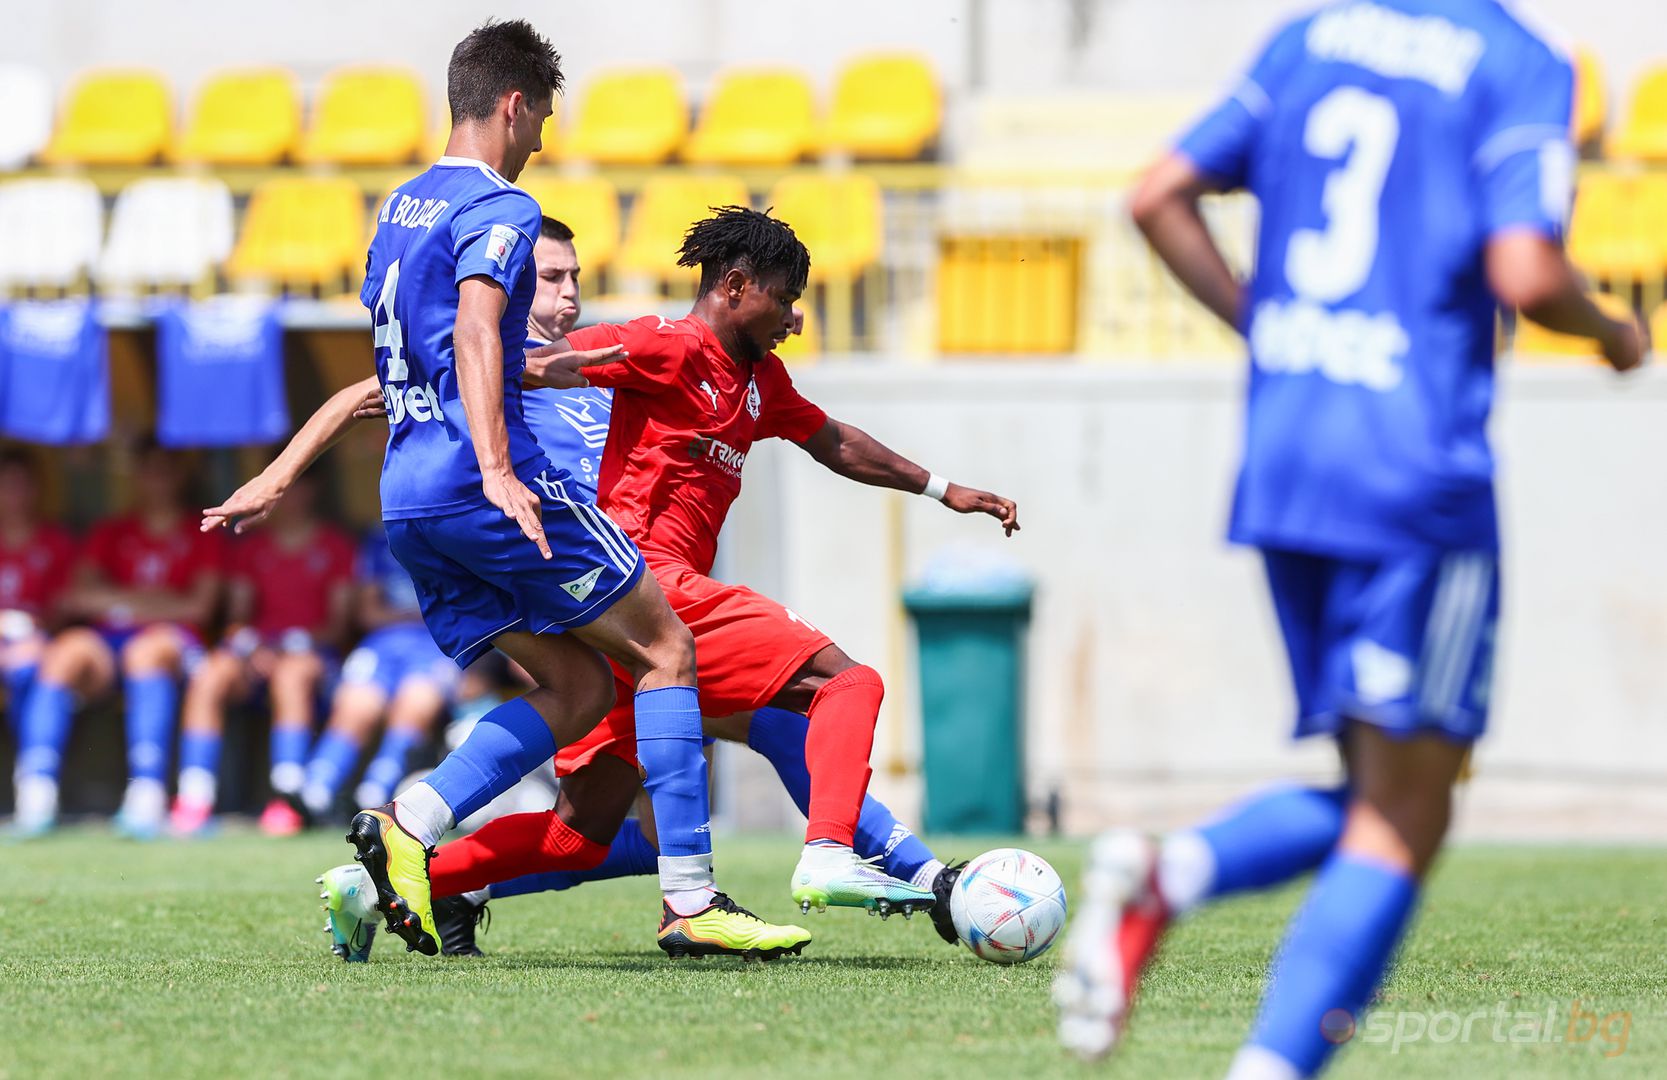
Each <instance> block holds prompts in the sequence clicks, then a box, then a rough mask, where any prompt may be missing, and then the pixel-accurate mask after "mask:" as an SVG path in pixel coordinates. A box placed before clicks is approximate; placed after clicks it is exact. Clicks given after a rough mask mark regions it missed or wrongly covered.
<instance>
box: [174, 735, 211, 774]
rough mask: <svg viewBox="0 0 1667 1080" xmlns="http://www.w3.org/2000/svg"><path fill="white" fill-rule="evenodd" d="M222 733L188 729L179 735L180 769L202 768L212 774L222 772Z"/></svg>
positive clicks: (183, 770) (181, 770) (182, 771)
mask: <svg viewBox="0 0 1667 1080" xmlns="http://www.w3.org/2000/svg"><path fill="white" fill-rule="evenodd" d="M220 743H221V738H220V733H219V732H218V731H187V732H186V733H185V734H183V735H181V736H180V737H179V771H180V772H181V773H184V772H185V771H186V770H187V769H201V770H203V771H204V772H206V773H208V774H209V775H210V776H217V775H219V772H220Z"/></svg>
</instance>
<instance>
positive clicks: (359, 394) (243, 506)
mask: <svg viewBox="0 0 1667 1080" xmlns="http://www.w3.org/2000/svg"><path fill="white" fill-rule="evenodd" d="M373 396H374V397H375V398H377V400H381V397H382V394H381V390H380V389H379V387H378V385H377V382H376V376H375V375H372V376H370V377H369V378H367V379H362V380H360V381H359V382H356V383H354V384H353V385H352V386H348V387H344V388H343V389H341V390H337V391H336V392H335V393H334V394H332V395H331V396H330V400H329V401H326V402H325V403H324V404H323V405H321V406H319V408H318V411H317V412H315V413H313V414H312V416H310V417H308V418H307V422H306V423H305V424H302V425H301V430H300V431H297V432H296V433H295V437H294V438H293V439H291V440H290V441H289V444H288V445H286V446H285V447H284V449H283V452H282V453H280V454H279V455H278V456H277V457H276V458H273V459H272V464H270V465H268V466H267V467H266V468H264V469H262V470H261V471H260V475H258V476H256V477H255V478H254V479H253V480H250V481H249V482H248V483H247V484H244V485H243V486H242V487H240V488H238V489H237V490H236V491H234V492H232V496H231V498H229V499H227V500H226V501H225V502H223V503H221V504H220V505H219V506H211V507H209V508H208V509H207V510H204V511H203V522H202V526H201V528H202V531H203V532H212V531H214V530H215V529H219V528H224V527H225V526H227V525H232V524H233V523H235V528H234V529H233V531H234V532H238V533H242V532H246V531H247V530H249V529H251V528H253V527H255V526H256V525H259V524H260V523H261V522H262V521H265V520H266V515H268V514H270V513H271V512H272V508H273V507H274V506H277V505H278V500H279V499H282V498H283V497H284V492H286V491H288V490H289V486H290V485H291V484H293V483H294V482H295V478H296V477H298V476H300V475H301V474H302V473H304V472H306V471H307V469H308V468H309V467H311V465H312V463H313V462H315V461H317V460H318V459H319V458H320V457H323V456H324V451H326V450H328V449H330V447H332V446H334V445H336V443H337V442H339V441H340V440H341V437H342V436H343V435H345V434H347V429H348V428H350V427H352V426H353V421H354V420H355V419H356V418H358V417H359V416H361V415H372V414H371V413H370V412H368V411H367V402H368V401H369V399H370V398H371V397H373Z"/></svg>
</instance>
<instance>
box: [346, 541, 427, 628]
mask: <svg viewBox="0 0 1667 1080" xmlns="http://www.w3.org/2000/svg"><path fill="white" fill-rule="evenodd" d="M354 576H355V577H357V578H358V579H359V581H360V583H361V584H365V585H374V586H376V589H377V591H378V592H380V593H381V594H382V603H384V604H386V605H387V606H388V608H389V609H390V610H392V611H399V612H405V613H408V614H409V615H410V617H411V620H412V621H413V622H417V621H420V620H421V619H422V608H421V606H420V605H419V604H418V602H417V586H416V584H415V583H414V582H412V580H411V575H410V574H408V573H406V572H405V567H403V566H401V565H400V564H399V560H398V559H396V558H394V553H393V552H392V551H391V550H389V548H388V536H387V534H386V533H384V532H383V531H382V530H381V529H372V530H371V531H370V532H368V533H366V534H365V538H364V540H363V541H362V542H361V543H360V544H359V559H358V565H357V566H356V567H355V568H354Z"/></svg>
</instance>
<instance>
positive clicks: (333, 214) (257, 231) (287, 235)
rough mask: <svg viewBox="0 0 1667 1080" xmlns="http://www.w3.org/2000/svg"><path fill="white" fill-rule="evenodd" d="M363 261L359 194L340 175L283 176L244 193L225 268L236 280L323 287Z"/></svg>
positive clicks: (349, 274)
mask: <svg viewBox="0 0 1667 1080" xmlns="http://www.w3.org/2000/svg"><path fill="white" fill-rule="evenodd" d="M364 262H365V200H364V195H363V193H362V192H361V191H360V189H359V185H358V184H356V183H354V182H353V181H352V180H350V179H348V178H346V177H340V176H284V177H279V178H277V179H273V180H268V181H266V182H264V183H262V184H261V185H260V186H259V187H257V188H255V190H254V193H253V194H252V195H251V196H250V197H249V210H248V212H247V213H246V214H245V215H244V218H243V232H242V233H241V234H240V235H239V236H238V238H237V246H236V248H235V249H233V251H232V257H231V261H230V262H229V263H228V264H227V272H228V273H229V274H230V275H231V277H233V278H235V279H237V280H239V281H247V282H263V283H264V282H271V283H277V284H281V285H293V286H304V287H312V286H317V287H319V288H320V289H322V290H324V291H326V292H328V291H331V290H332V289H334V288H335V287H337V286H339V285H341V284H342V283H343V282H345V281H346V280H350V279H352V278H353V277H355V276H356V275H357V274H358V273H359V272H360V271H361V270H362V269H363V267H364Z"/></svg>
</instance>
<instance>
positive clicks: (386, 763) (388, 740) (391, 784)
mask: <svg viewBox="0 0 1667 1080" xmlns="http://www.w3.org/2000/svg"><path fill="white" fill-rule="evenodd" d="M422 738H423V737H422V734H421V733H420V732H416V731H412V730H411V729H409V728H393V727H391V728H389V729H388V730H387V731H386V732H385V733H384V734H383V736H382V745H380V746H378V747H377V748H376V756H375V757H374V758H372V759H371V762H370V764H369V765H367V766H365V778H364V780H363V781H361V783H363V784H370V785H372V786H374V787H376V788H377V789H378V791H379V793H380V794H381V796H382V797H381V798H379V799H362V800H360V801H361V802H365V803H366V804H367V805H370V806H381V805H382V804H383V803H385V802H387V801H388V799H389V798H390V797H392V795H393V792H394V788H396V787H398V786H399V782H400V781H401V780H403V779H404V778H405V762H406V759H408V758H409V757H410V756H411V751H412V750H413V749H415V748H416V746H417V744H418V743H420V742H421V741H422Z"/></svg>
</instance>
